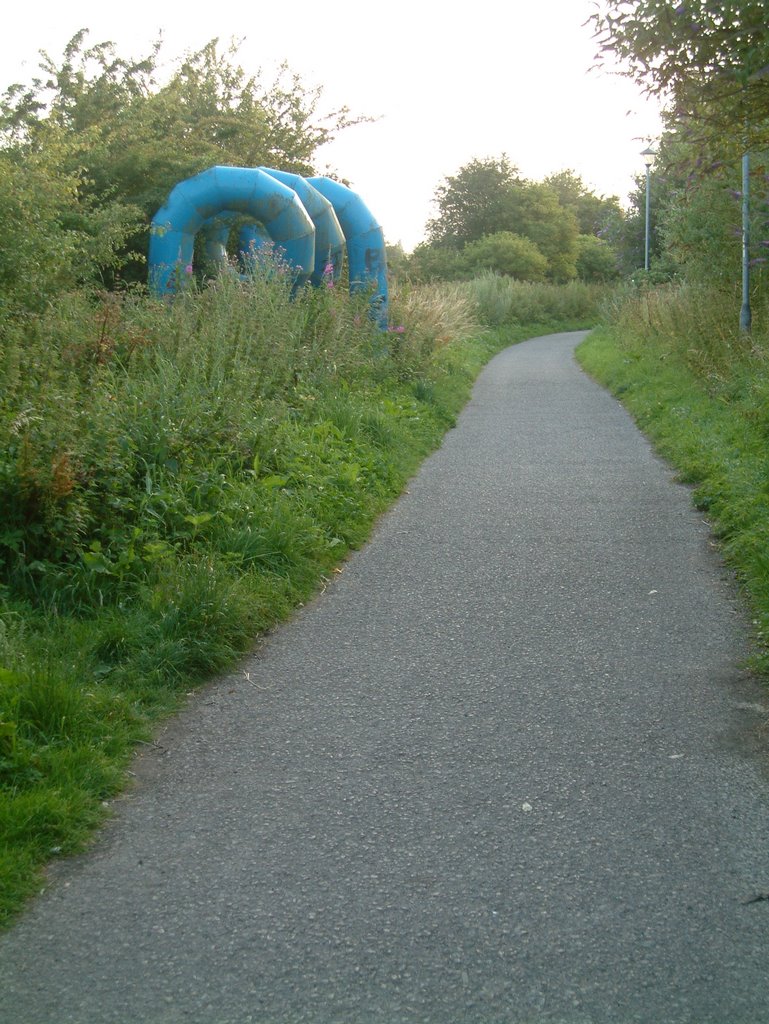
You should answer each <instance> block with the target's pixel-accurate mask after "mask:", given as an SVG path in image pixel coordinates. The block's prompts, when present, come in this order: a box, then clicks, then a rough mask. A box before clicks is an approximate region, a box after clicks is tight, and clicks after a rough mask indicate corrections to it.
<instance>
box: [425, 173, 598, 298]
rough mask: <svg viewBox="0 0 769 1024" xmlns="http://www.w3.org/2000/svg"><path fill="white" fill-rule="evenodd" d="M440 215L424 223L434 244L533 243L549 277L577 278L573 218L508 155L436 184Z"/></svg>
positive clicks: (549, 190)
mask: <svg viewBox="0 0 769 1024" xmlns="http://www.w3.org/2000/svg"><path fill="white" fill-rule="evenodd" d="M435 203H436V206H437V207H438V216H437V217H435V218H434V219H433V220H431V221H430V222H429V223H428V225H427V233H428V240H429V242H430V243H431V244H433V245H435V246H443V247H447V248H450V249H454V250H461V249H462V248H463V247H464V246H466V245H468V244H469V243H471V242H476V241H479V240H480V239H482V238H485V237H487V236H492V235H496V234H498V233H500V232H512V233H513V234H515V235H520V236H523V237H525V238H528V239H529V240H530V241H532V242H533V243H534V244H535V246H536V247H537V249H539V251H540V252H541V253H542V254H543V255H544V256H545V258H546V259H547V263H548V277H549V278H550V279H552V280H554V281H569V280H571V279H572V278H574V277H575V276H576V257H577V249H576V244H577V235H578V234H579V227H578V224H577V218H576V216H575V214H574V213H573V212H572V210H570V209H566V208H564V207H563V206H562V205H561V203H560V201H559V198H558V194H557V193H556V191H555V190H554V189H552V188H551V187H550V186H548V185H546V184H541V183H536V182H531V181H526V180H524V179H522V178H521V177H520V176H519V175H518V171H517V169H516V168H515V167H514V166H513V165H512V164H511V163H510V161H509V160H508V158H507V157H506V156H504V155H503V156H502V157H500V158H499V159H496V160H494V159H487V160H478V159H476V160H472V161H470V163H469V164H466V165H465V166H464V167H462V168H461V169H460V171H459V172H458V173H457V174H456V175H454V176H451V177H448V178H446V179H445V180H444V182H443V183H442V184H441V185H439V186H438V188H437V189H436V192H435Z"/></svg>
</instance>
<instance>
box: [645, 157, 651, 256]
mask: <svg viewBox="0 0 769 1024" xmlns="http://www.w3.org/2000/svg"><path fill="white" fill-rule="evenodd" d="M650 178H651V165H650V164H647V165H646V233H645V236H644V270H646V271H648V270H649V192H650V188H649V185H650Z"/></svg>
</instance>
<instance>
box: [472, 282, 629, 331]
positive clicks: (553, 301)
mask: <svg viewBox="0 0 769 1024" xmlns="http://www.w3.org/2000/svg"><path fill="white" fill-rule="evenodd" d="M460 287H461V288H462V290H463V291H464V292H465V294H467V296H468V297H469V298H470V300H471V302H472V304H473V306H474V308H475V310H476V313H477V316H478V317H479V319H480V321H481V322H482V323H483V324H485V325H487V326H489V327H511V326H516V325H520V324H541V325H543V326H544V327H547V326H548V325H551V324H562V323H570V324H573V325H574V326H575V327H578V326H593V324H595V323H596V321H597V320H598V317H599V309H600V306H601V304H602V302H603V301H604V300H605V299H606V297H607V296H608V295H609V294H610V293H611V286H608V285H597V284H586V283H585V282H583V281H572V282H570V283H569V284H566V285H554V284H537V283H530V282H526V281H514V280H513V279H512V278H509V277H501V276H500V275H499V274H495V273H493V272H492V271H487V272H485V273H483V274H481V275H480V276H478V277H477V278H475V279H474V280H472V281H469V282H467V283H465V284H464V285H462V286H460Z"/></svg>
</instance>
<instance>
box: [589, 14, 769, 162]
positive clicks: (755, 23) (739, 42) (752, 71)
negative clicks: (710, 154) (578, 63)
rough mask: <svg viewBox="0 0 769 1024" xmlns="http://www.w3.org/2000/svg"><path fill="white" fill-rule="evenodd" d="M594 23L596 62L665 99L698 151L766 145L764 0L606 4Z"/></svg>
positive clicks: (768, 103)
mask: <svg viewBox="0 0 769 1024" xmlns="http://www.w3.org/2000/svg"><path fill="white" fill-rule="evenodd" d="M592 21H593V26H594V29H595V36H596V39H597V42H598V46H599V58H600V59H602V60H604V61H611V62H618V63H619V65H620V68H621V69H622V70H623V72H624V73H625V74H626V75H628V76H629V77H631V78H633V79H634V80H635V81H637V82H639V83H640V84H641V85H642V86H643V87H644V88H645V89H646V90H647V91H648V92H649V93H651V94H653V95H656V96H660V97H661V98H662V99H663V100H664V101H665V102H666V104H667V106H668V113H669V115H670V117H671V118H672V119H674V120H675V121H677V122H678V123H679V125H685V126H686V130H687V132H688V134H689V136H690V137H691V138H695V137H696V138H697V141H698V143H699V145H700V147H702V146H703V145H705V144H712V145H714V146H715V149H716V150H717V151H718V152H720V153H723V152H724V151H725V150H726V149H727V148H729V147H736V148H737V150H739V151H741V150H742V149H743V148H744V146H745V145H746V142H747V144H748V145H749V146H750V147H751V148H761V147H764V148H766V146H767V145H769V118H768V117H767V115H768V114H769V22H767V7H766V2H765V0H719V2H717V3H714V2H712V0H682V2H680V3H676V4H673V3H666V2H662V0H632V2H631V0H603V2H602V3H601V5H600V7H599V9H598V10H597V11H596V13H595V14H594V15H593V16H592ZM700 155H702V152H701V151H700Z"/></svg>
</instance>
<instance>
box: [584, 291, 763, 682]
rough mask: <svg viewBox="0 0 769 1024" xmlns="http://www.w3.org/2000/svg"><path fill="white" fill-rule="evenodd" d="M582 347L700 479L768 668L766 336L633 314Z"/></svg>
mask: <svg viewBox="0 0 769 1024" xmlns="http://www.w3.org/2000/svg"><path fill="white" fill-rule="evenodd" d="M658 299H659V297H658ZM676 301H678V299H676ZM687 324H688V326H687V332H688V331H691V325H690V323H689V322H687ZM577 357H578V359H579V361H580V363H581V364H582V366H583V367H584V368H585V369H586V370H587V372H588V373H590V374H591V375H592V376H593V377H594V378H596V379H597V380H598V381H599V382H600V383H602V384H603V385H604V386H606V387H607V388H608V389H609V390H610V391H612V393H613V394H615V395H616V396H617V397H618V398H619V399H620V400H621V401H622V403H623V405H625V407H626V408H627V409H628V411H629V412H630V413H631V414H632V416H633V417H634V419H635V420H636V422H637V423H638V425H639V427H640V428H641V430H643V432H644V433H645V434H646V435H647V436H648V437H649V438H650V440H651V441H652V443H653V444H654V446H655V448H656V450H657V451H658V452H659V453H660V454H661V455H662V456H663V457H664V458H665V459H666V460H667V461H668V462H669V463H670V464H671V465H672V466H673V467H674V468H675V469H676V470H677V472H678V475H679V478H680V479H681V480H682V482H684V483H687V484H691V485H692V487H693V500H694V502H695V503H696V506H697V507H698V508H700V509H702V510H703V512H704V513H705V514H706V515H707V519H708V521H709V523H710V524H711V526H712V529H713V532H714V534H715V536H716V537H717V538H718V540H719V542H720V544H721V548H722V551H723V554H724V557H725V559H726V561H727V562H728V563H729V564H730V565H731V566H732V567H733V568H734V570H735V571H736V573H737V576H738V579H739V581H740V584H741V586H742V588H743V590H744V593H745V596H746V599H747V602H748V604H749V607H750V609H751V612H752V619H753V622H754V627H755V637H754V639H755V644H754V655H753V657H752V659H751V668H752V669H754V670H755V671H756V672H757V673H759V674H760V675H762V676H763V677H765V678H769V648H767V638H769V405H768V404H767V401H766V399H767V397H769V374H768V373H767V362H766V358H765V355H764V349H763V345H762V341H761V338H760V337H757V338H755V339H754V341H753V344H752V345H749V344H748V343H747V342H746V339H744V338H739V337H733V336H732V335H730V334H729V333H728V332H727V331H724V333H723V335H722V336H721V339H720V340H719V339H718V338H716V337H714V336H713V335H710V336H708V337H707V338H705V339H704V340H703V341H701V342H698V340H697V338H696V336H695V337H692V335H691V334H688V333H687V337H686V338H685V339H682V337H681V332H680V331H679V332H676V331H674V330H670V331H669V332H664V331H655V330H651V329H649V324H648V321H646V322H645V323H644V325H643V327H642V328H641V327H639V325H638V323H637V322H636V323H634V322H632V321H631V320H629V319H628V318H627V316H626V317H625V319H624V322H623V323H621V324H616V323H615V324H612V325H610V326H604V327H602V328H601V329H599V330H596V331H594V332H593V333H592V334H591V335H590V336H589V337H588V338H587V340H586V341H585V342H583V344H582V345H581V346H580V347H579V349H578V351H577Z"/></svg>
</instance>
